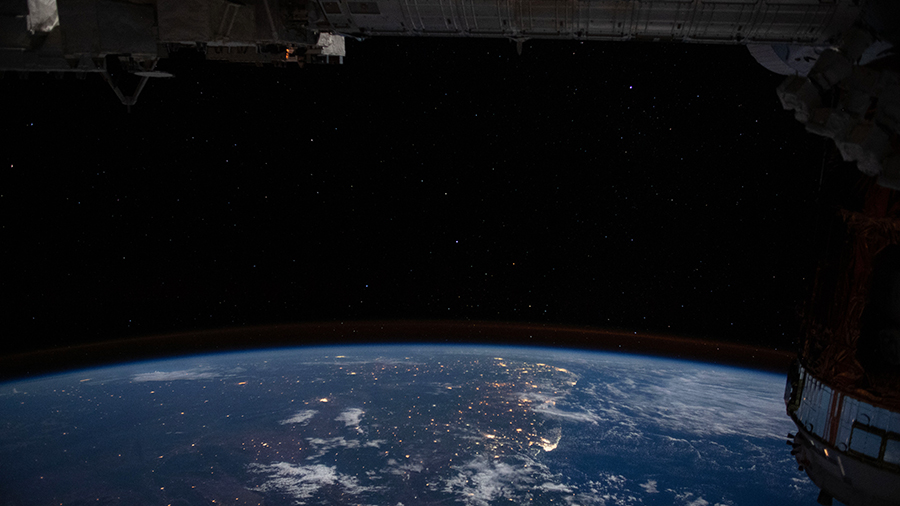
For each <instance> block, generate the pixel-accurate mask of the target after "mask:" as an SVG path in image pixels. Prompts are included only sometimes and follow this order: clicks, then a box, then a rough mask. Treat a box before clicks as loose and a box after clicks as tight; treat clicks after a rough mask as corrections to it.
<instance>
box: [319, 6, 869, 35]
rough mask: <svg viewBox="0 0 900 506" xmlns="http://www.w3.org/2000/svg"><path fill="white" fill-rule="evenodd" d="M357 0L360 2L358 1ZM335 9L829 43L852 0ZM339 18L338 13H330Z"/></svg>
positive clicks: (602, 31) (544, 29) (404, 25)
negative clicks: (826, 0) (826, 1)
mask: <svg viewBox="0 0 900 506" xmlns="http://www.w3.org/2000/svg"><path fill="white" fill-rule="evenodd" d="M354 3H356V2H354ZM365 3H366V5H367V6H368V5H371V6H373V7H372V8H369V7H367V8H366V9H364V10H365V11H366V12H361V10H360V9H355V11H356V12H355V13H354V12H352V11H353V10H351V9H349V7H348V4H347V2H346V0H345V1H344V2H343V3H342V9H341V10H342V14H341V15H339V16H337V15H330V16H329V19H330V20H332V23H336V22H339V23H341V24H343V25H346V26H353V27H355V28H356V29H358V30H359V31H360V32H361V33H370V34H378V33H387V32H389V33H392V34H397V33H402V34H406V35H450V36H453V35H455V36H469V37H471V36H488V37H490V36H504V37H537V38H585V39H601V40H608V39H621V40H627V39H632V38H648V39H664V40H684V41H695V42H708V43H717V42H718V43H728V44H741V43H748V42H758V43H772V42H794V43H803V44H824V43H826V42H827V41H828V39H829V38H830V37H833V36H835V35H836V34H837V33H839V32H841V31H843V30H844V29H845V28H846V27H847V26H849V25H850V24H852V22H853V21H854V20H855V19H856V17H857V15H858V13H859V7H858V6H856V5H854V4H853V2H852V0H835V1H834V2H831V3H822V2H819V0H814V1H812V2H806V1H801V0H794V1H789V2H787V1H777V2H776V1H764V0H684V1H646V0H644V1H637V0H382V1H378V2H365ZM332 16H334V18H335V19H331V18H332Z"/></svg>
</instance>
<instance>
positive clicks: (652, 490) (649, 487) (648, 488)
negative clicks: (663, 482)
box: [641, 480, 659, 494]
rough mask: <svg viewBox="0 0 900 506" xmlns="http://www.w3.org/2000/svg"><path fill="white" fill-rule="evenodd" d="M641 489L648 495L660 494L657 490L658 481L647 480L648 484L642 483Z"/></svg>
mask: <svg viewBox="0 0 900 506" xmlns="http://www.w3.org/2000/svg"><path fill="white" fill-rule="evenodd" d="M641 488H642V489H644V491H645V492H647V493H648V494H658V493H659V490H656V480H647V483H642V484H641Z"/></svg>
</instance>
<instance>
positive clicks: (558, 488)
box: [538, 481, 572, 492]
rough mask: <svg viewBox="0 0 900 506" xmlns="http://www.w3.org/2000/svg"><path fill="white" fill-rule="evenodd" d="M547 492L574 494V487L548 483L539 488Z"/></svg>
mask: <svg viewBox="0 0 900 506" xmlns="http://www.w3.org/2000/svg"><path fill="white" fill-rule="evenodd" d="M538 488H539V489H541V490H544V491H547V492H572V487H569V486H566V485H563V484H562V483H551V482H549V481H548V482H547V483H544V484H542V485H541V486H539V487H538Z"/></svg>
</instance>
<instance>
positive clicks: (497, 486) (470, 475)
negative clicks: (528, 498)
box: [444, 457, 533, 506]
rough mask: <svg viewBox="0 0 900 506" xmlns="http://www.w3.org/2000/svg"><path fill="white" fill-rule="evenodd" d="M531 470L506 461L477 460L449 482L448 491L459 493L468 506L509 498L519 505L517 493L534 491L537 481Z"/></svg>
mask: <svg viewBox="0 0 900 506" xmlns="http://www.w3.org/2000/svg"><path fill="white" fill-rule="evenodd" d="M530 474H531V473H530V472H529V471H528V468H527V467H524V466H521V467H520V466H515V467H514V466H511V465H509V464H506V463H504V462H489V461H488V460H487V459H485V458H484V457H477V458H476V459H475V460H472V461H471V462H469V463H468V464H466V465H464V466H462V468H461V469H460V471H459V473H458V474H457V475H456V476H454V477H452V478H450V479H448V480H446V482H445V483H444V492H447V493H452V494H456V495H457V498H458V499H459V500H460V501H462V502H463V503H465V504H466V505H467V506H488V505H489V504H490V503H491V502H492V501H496V500H500V499H505V500H508V501H514V502H516V498H517V497H518V495H517V494H516V492H518V491H521V490H522V489H528V488H530V486H531V484H532V482H533V479H532V477H531V476H530Z"/></svg>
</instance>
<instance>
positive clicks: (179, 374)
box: [131, 371, 220, 381]
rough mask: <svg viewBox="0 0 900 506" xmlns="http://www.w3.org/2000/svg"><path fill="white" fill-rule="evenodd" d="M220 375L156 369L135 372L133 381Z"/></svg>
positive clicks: (170, 379)
mask: <svg viewBox="0 0 900 506" xmlns="http://www.w3.org/2000/svg"><path fill="white" fill-rule="evenodd" d="M219 376H220V375H219V374H218V373H214V372H197V371H168V372H163V371H154V372H145V373H141V374H135V375H134V377H132V378H131V381H175V380H199V379H212V378H218V377H219Z"/></svg>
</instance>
